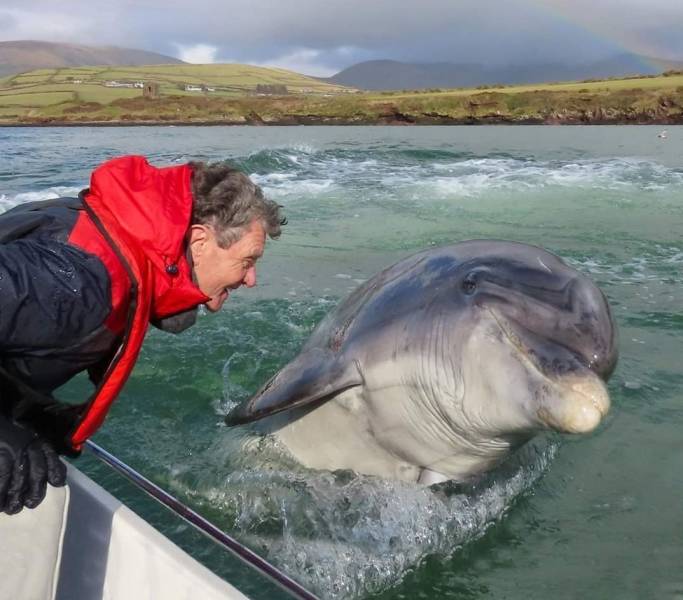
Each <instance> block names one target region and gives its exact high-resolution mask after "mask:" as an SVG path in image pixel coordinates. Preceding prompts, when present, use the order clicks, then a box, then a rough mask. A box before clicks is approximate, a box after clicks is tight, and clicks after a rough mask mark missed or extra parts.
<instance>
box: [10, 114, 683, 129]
mask: <svg viewBox="0 0 683 600" xmlns="http://www.w3.org/2000/svg"><path fill="white" fill-rule="evenodd" d="M487 125H488V126H492V125H497V126H506V125H507V126H513V127H514V126H524V125H527V126H528V125H538V126H570V127H571V126H581V125H593V126H596V125H600V126H609V125H636V126H647V125H651V126H655V125H658V126H676V125H683V116H681V117H678V118H671V117H665V118H658V119H629V118H622V119H585V118H578V119H577V118H570V119H558V118H552V119H535V118H527V119H509V118H500V117H498V118H466V119H457V118H447V117H446V118H444V117H438V118H430V117H425V118H412V117H411V118H410V119H406V118H403V119H402V118H397V119H388V118H381V119H358V120H354V119H341V118H340V119H334V118H317V119H316V118H304V119H302V118H298V117H292V118H283V119H269V120H263V119H259V120H251V119H250V120H243V121H230V120H178V121H170V120H169V121H166V120H123V119H111V120H106V121H69V120H58V119H37V120H35V121H22V122H2V121H0V128H2V127H7V128H22V127H221V126H222V127H307V126H310V127H320V126H330V127H353V126H363V127H423V126H424V127H429V126H473V127H480V126H487Z"/></svg>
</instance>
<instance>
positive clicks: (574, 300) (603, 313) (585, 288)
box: [569, 275, 619, 381]
mask: <svg viewBox="0 0 683 600" xmlns="http://www.w3.org/2000/svg"><path fill="white" fill-rule="evenodd" d="M571 309H572V310H571V314H572V316H573V318H574V323H573V329H574V331H575V332H576V333H575V335H573V336H570V337H569V340H570V344H571V349H572V350H573V351H574V352H575V353H576V354H577V355H578V356H579V358H580V359H581V361H582V362H583V363H584V364H585V365H586V366H587V367H588V368H589V369H590V370H591V371H593V373H595V374H596V375H598V376H599V377H600V378H601V379H602V380H603V381H607V380H608V379H609V378H610V376H611V375H612V373H613V371H614V368H615V367H616V364H617V359H618V356H619V352H618V347H617V328H616V325H615V323H614V318H613V317H612V311H611V310H610V307H609V303H608V302H607V298H605V295H604V294H603V293H602V292H601V291H600V289H599V288H598V287H597V286H596V285H595V284H594V283H593V282H592V281H591V280H590V279H588V278H587V277H584V276H583V275H580V276H578V277H576V278H575V279H574V281H573V282H572V285H571Z"/></svg>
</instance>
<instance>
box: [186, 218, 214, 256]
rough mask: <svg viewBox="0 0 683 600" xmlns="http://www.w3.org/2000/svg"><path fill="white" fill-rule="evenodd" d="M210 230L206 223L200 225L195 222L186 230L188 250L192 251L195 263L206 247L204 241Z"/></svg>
mask: <svg viewBox="0 0 683 600" xmlns="http://www.w3.org/2000/svg"><path fill="white" fill-rule="evenodd" d="M212 233H213V232H212V231H211V230H210V229H209V228H208V227H207V226H206V225H200V224H199V223H195V224H194V225H191V226H190V230H189V232H188V244H189V245H190V251H191V252H192V260H193V262H194V263H195V264H197V261H198V259H199V258H200V257H201V255H202V253H203V252H204V248H205V247H206V243H207V242H208V241H209V239H210V238H211V236H212Z"/></svg>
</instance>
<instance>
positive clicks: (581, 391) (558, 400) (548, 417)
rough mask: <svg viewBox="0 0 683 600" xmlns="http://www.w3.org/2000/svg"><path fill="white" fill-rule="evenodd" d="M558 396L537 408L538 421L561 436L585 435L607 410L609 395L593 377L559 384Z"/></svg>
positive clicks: (594, 426) (602, 385)
mask: <svg viewBox="0 0 683 600" xmlns="http://www.w3.org/2000/svg"><path fill="white" fill-rule="evenodd" d="M561 387H562V388H563V389H562V393H561V394H559V396H558V397H553V398H549V399H548V400H547V402H545V403H544V404H543V405H542V406H540V407H539V409H538V417H539V419H540V420H541V421H542V422H543V423H544V424H545V425H546V426H547V427H549V428H551V429H554V430H555V431H559V432H561V433H589V432H591V431H593V430H594V429H595V428H596V427H597V426H598V425H600V423H601V422H602V419H603V417H605V416H606V415H607V413H608V412H609V409H610V399H609V393H608V392H607V388H606V387H605V384H604V383H603V382H602V381H601V380H600V379H599V378H598V377H596V376H592V377H588V378H583V377H582V378H576V379H568V380H566V381H563V382H562V386H561Z"/></svg>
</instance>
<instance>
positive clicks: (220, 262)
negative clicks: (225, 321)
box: [190, 220, 266, 312]
mask: <svg viewBox="0 0 683 600" xmlns="http://www.w3.org/2000/svg"><path fill="white" fill-rule="evenodd" d="M265 245H266V232H265V229H264V228H263V225H262V224H261V222H260V221H258V220H256V221H252V223H251V225H250V226H249V227H248V229H247V230H246V231H245V233H244V235H243V236H242V237H241V238H240V239H239V240H237V241H236V242H235V243H234V244H232V245H230V246H228V247H227V248H221V247H220V246H219V245H218V243H217V241H216V235H215V232H214V230H213V228H211V227H209V226H206V225H193V226H192V228H191V229H190V249H191V252H192V260H193V262H194V273H195V277H196V278H197V286H198V287H199V289H200V290H201V291H202V292H203V293H204V294H206V295H207V296H209V297H210V298H211V300H209V301H208V302H207V303H206V305H205V306H206V308H207V309H208V310H210V311H211V312H215V311H217V310H219V309H220V308H221V306H223V302H225V301H226V300H227V299H228V296H229V294H230V290H234V289H237V288H238V287H240V286H242V285H246V286H247V287H254V286H255V285H256V266H255V265H256V261H257V260H258V259H259V258H260V257H261V256H262V255H263V250H264V247H265Z"/></svg>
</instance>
